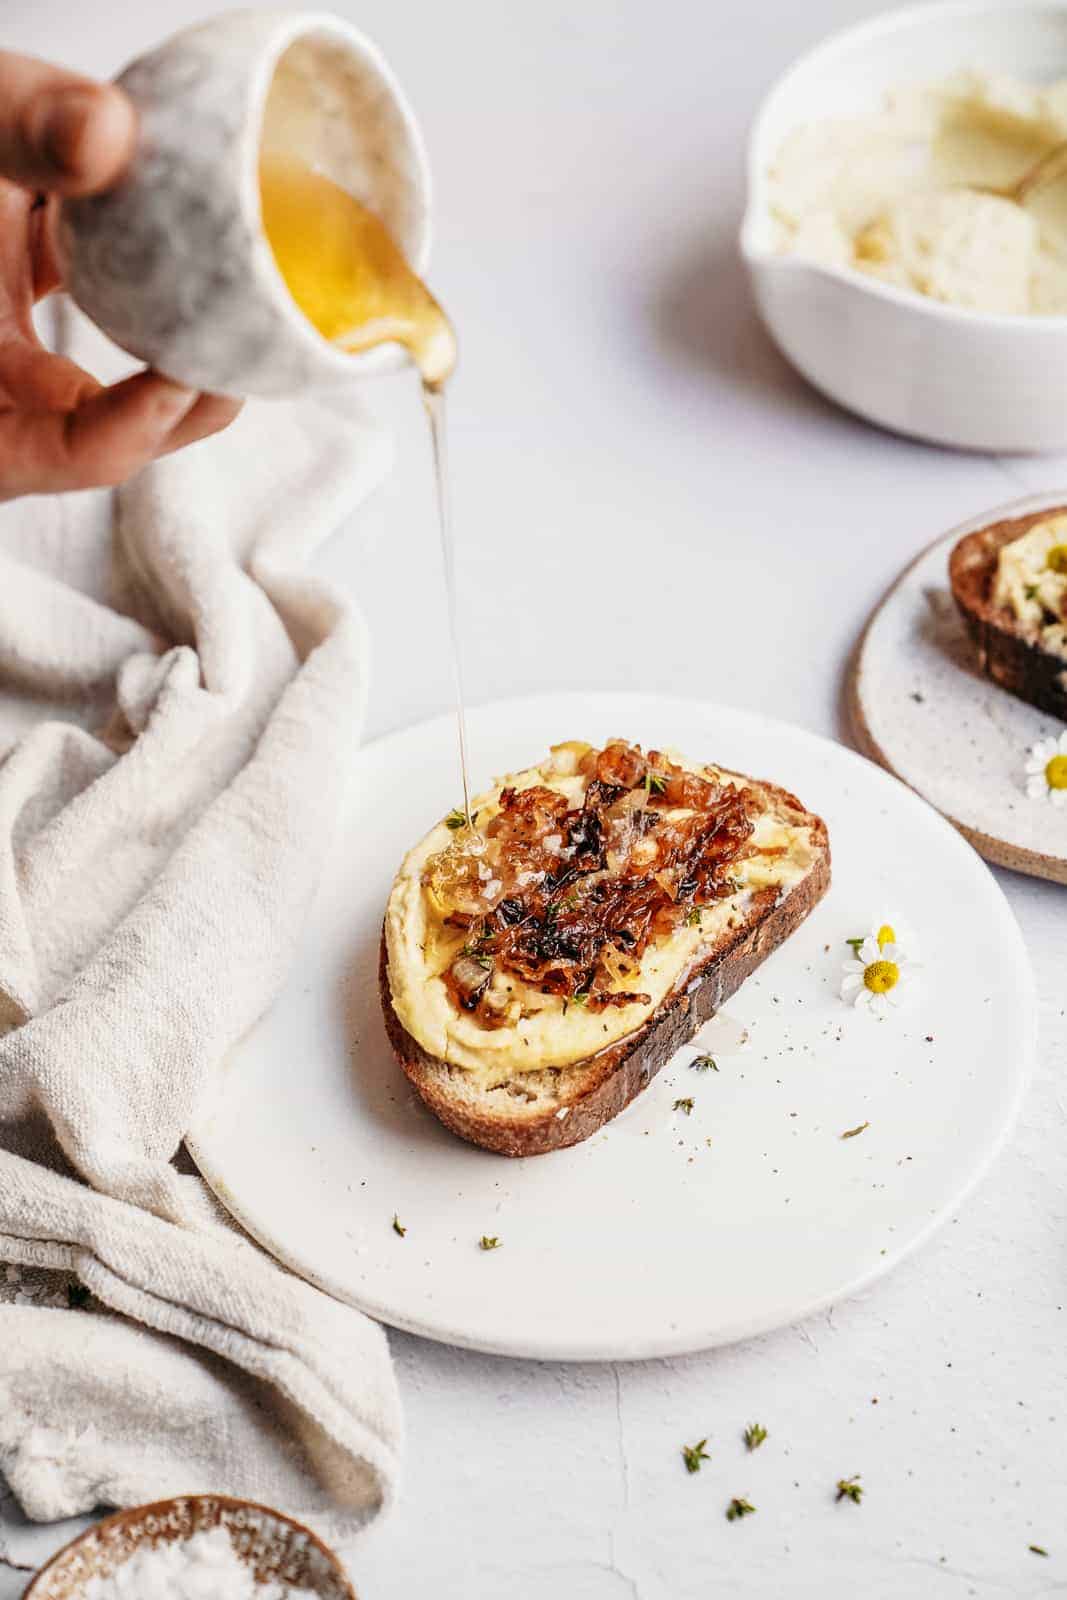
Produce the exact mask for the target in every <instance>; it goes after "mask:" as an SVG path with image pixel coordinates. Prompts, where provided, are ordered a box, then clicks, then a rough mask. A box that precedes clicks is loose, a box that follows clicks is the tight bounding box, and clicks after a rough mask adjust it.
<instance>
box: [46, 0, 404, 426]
mask: <svg viewBox="0 0 1067 1600" xmlns="http://www.w3.org/2000/svg"><path fill="white" fill-rule="evenodd" d="M279 70H284V72H285V74H286V76H285V102H284V105H282V106H281V107H275V105H274V102H273V101H271V102H268V91H269V89H270V87H271V84H272V82H273V81H274V77H275V73H276V72H277V71H279ZM118 82H119V83H120V84H121V85H122V86H123V88H124V89H125V90H126V92H127V93H128V94H129V95H130V97H131V98H132V100H133V102H134V104H135V106H136V107H137V112H138V117H139V122H140V133H139V138H138V142H137V149H136V152H135V154H134V159H133V162H132V164H131V167H130V170H129V171H128V172H127V174H126V175H125V177H124V178H123V179H122V181H121V182H120V183H119V184H118V185H117V187H116V188H114V189H112V190H110V191H109V192H108V193H107V194H104V195H94V196H93V197H92V198H90V199H78V200H68V201H66V202H65V203H64V205H63V207H62V212H61V219H60V246H61V249H62V252H63V255H64V259H65V269H66V270H65V276H66V283H67V287H68V288H69V290H70V292H71V294H72V295H73V297H74V299H75V300H76V301H77V302H78V304H79V305H80V306H81V308H82V310H83V311H85V312H86V313H87V314H88V315H89V316H90V317H91V318H92V320H93V321H94V322H95V323H96V324H97V326H98V327H101V328H103V330H104V332H105V333H107V334H108V335H110V337H111V338H112V339H113V340H114V341H115V343H116V344H119V345H121V346H122V348H123V349H124V350H127V351H129V353H130V354H131V355H134V356H137V357H139V358H140V359H141V360H142V361H147V362H148V363H150V365H152V366H153V367H156V368H157V369H158V370H159V371H160V372H162V373H165V374H166V375H167V376H168V377H170V378H176V379H177V380H178V381H179V382H181V383H187V384H189V385H190V386H191V387H192V388H196V389H210V390H214V391H216V392H218V393H220V394H234V395H287V394H288V395H292V394H298V393H300V392H301V391H303V390H305V389H308V388H312V387H316V386H321V385H329V384H331V383H348V382H350V381H351V380H352V378H353V377H355V376H357V375H359V374H362V373H367V372H372V371H382V370H383V369H388V368H390V367H394V366H399V365H400V364H401V363H402V361H403V360H404V359H406V358H405V357H403V356H402V355H401V354H400V352H399V349H398V347H397V346H382V347H380V348H379V349H378V350H374V351H371V352H369V353H368V354H366V355H362V356H357V357H353V356H350V355H346V354H345V353H344V352H342V351H340V350H338V349H337V348H336V347H334V346H333V345H331V344H329V343H328V342H327V340H325V339H324V338H323V337H322V336H321V335H320V334H319V333H318V332H317V331H316V329H315V328H314V327H313V326H312V324H311V323H310V322H309V321H308V320H307V318H306V317H305V316H304V314H303V312H302V311H300V310H299V309H298V307H297V305H296V303H295V301H294V300H293V298H292V296H291V295H290V293H289V290H288V289H287V287H286V285H285V282H284V280H283V278H282V276H281V273H280V272H279V271H278V268H277V266H276V264H275V261H274V256H273V254H272V252H271V249H270V246H269V244H268V243H267V241H266V238H265V237H264V234H263V227H262V219H261V216H260V203H259V184H258V178H257V171H258V162H259V152H260V145H261V140H262V139H263V138H270V139H272V141H273V142H274V143H276V144H277V143H279V142H280V143H281V144H282V146H283V147H284V148H285V150H286V153H287V154H289V155H293V156H299V157H302V158H303V159H304V160H305V161H306V162H307V163H308V165H309V166H312V167H314V168H316V169H317V170H318V171H320V172H323V173H325V175H326V176H327V177H329V178H332V179H333V180H334V182H335V183H338V184H340V185H341V186H342V187H343V188H346V189H348V190H349V191H350V192H351V193H352V194H354V195H355V196H356V198H357V199H359V200H361V201H363V203H364V204H365V205H367V206H369V207H370V209H371V210H372V211H374V212H375V213H376V214H377V215H378V216H379V217H380V218H381V219H382V221H383V222H384V223H385V225H386V226H387V228H388V229H389V232H390V233H391V234H392V236H393V238H394V239H395V240H396V242H397V244H398V245H399V246H400V248H401V250H402V251H403V252H404V255H405V256H406V258H407V260H408V261H409V262H410V263H411V265H412V266H413V268H414V269H415V271H416V272H418V273H420V274H421V273H422V271H423V269H424V267H425V264H426V259H427V256H428V254H429V245H430V178H429V170H428V167H427V162H426V155H425V151H424V149H423V144H422V138H421V136H420V134H419V130H418V126H417V124H416V122H415V118H414V115H413V113H412V111H411V108H410V106H409V105H408V103H407V101H406V99H405V98H404V95H403V93H402V92H401V90H400V87H399V85H398V84H397V82H396V80H395V78H394V77H393V75H392V73H391V72H390V70H389V68H388V66H387V65H386V63H385V61H384V60H383V58H382V56H381V54H380V52H379V51H378V50H377V49H376V48H375V47H374V45H372V44H371V43H370V41H369V40H368V39H366V38H365V37H364V36H363V34H361V33H359V32H358V31H357V29H355V28H353V27H352V25H351V24H350V23H348V22H346V21H345V20H344V19H343V18H341V17H335V16H330V15H328V14H326V13H319V12H313V11H293V10H273V9H269V8H268V9H265V10H260V9H252V10H247V11H231V12H226V13H224V14H223V15H221V16H218V17H213V18H212V19H211V20H210V21H208V22H204V23H200V24H198V25H197V26H196V27H192V28H187V29H185V30H183V31H182V32H181V33H178V34H175V35H174V37H173V38H171V39H168V40H167V41H166V42H165V43H163V44H161V45H159V46H158V48H156V49H155V50H152V51H151V52H150V53H149V54H148V55H144V56H141V57H140V58H139V59H138V60H136V61H134V62H132V63H131V65H130V66H128V67H127V68H126V70H125V71H124V72H123V73H122V75H121V76H120V78H119V79H118ZM272 108H273V109H272ZM279 115H280V116H281V118H282V122H281V125H280V126H273V125H268V124H270V123H271V118H272V116H274V117H275V118H277V117H278V116H279Z"/></svg>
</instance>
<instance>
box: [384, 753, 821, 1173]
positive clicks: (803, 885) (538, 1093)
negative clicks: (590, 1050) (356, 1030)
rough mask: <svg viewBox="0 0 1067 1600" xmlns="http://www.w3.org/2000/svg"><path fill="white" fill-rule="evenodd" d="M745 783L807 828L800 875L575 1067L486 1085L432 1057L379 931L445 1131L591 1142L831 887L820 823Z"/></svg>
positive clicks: (489, 1145)
mask: <svg viewBox="0 0 1067 1600" xmlns="http://www.w3.org/2000/svg"><path fill="white" fill-rule="evenodd" d="M744 782H745V783H746V784H747V785H748V786H749V787H750V788H752V789H754V790H755V791H756V792H757V793H758V794H759V795H760V797H761V799H762V800H763V802H764V804H765V805H766V806H767V807H768V809H770V810H771V811H772V812H773V813H774V815H776V816H778V817H780V818H781V819H782V820H783V821H788V822H789V823H791V824H792V825H794V826H796V825H800V826H803V827H805V828H806V829H807V831H808V833H809V836H810V840H811V844H812V847H813V848H812V852H811V861H810V864H809V866H808V868H807V870H806V872H805V875H804V876H803V877H802V878H801V879H800V880H799V881H798V882H796V883H794V884H792V885H791V886H790V887H789V888H787V889H786V890H784V891H782V890H780V889H777V888H775V887H773V886H770V887H766V888H761V889H758V890H756V891H755V892H754V893H753V894H752V895H751V897H750V898H749V901H748V903H747V905H746V906H745V908H744V912H743V915H742V916H741V917H740V918H739V919H738V920H737V922H736V924H735V925H734V926H733V927H731V928H729V929H727V930H726V931H724V932H723V934H721V935H720V937H719V939H718V941H717V943H716V944H715V946H714V947H713V948H712V949H711V950H710V951H709V952H708V953H707V954H706V955H705V956H704V957H703V958H702V959H701V960H700V961H699V963H698V964H697V965H696V966H694V967H691V968H689V969H688V970H687V971H686V972H685V973H684V974H683V975H682V977H681V978H680V979H679V980H678V982H677V983H676V984H675V987H674V988H673V989H671V990H670V991H669V992H668V993H667V995H666V996H665V998H664V1000H663V1001H662V1002H661V1004H660V1005H658V1006H657V1007H656V1008H655V1010H654V1011H653V1012H652V1014H651V1016H649V1018H648V1019H647V1021H646V1022H645V1023H644V1024H643V1025H642V1026H641V1027H639V1028H638V1029H636V1031H634V1032H633V1033H631V1034H629V1035H627V1036H626V1037H625V1038H623V1039H620V1040H619V1041H618V1042H617V1043H615V1044H613V1045H611V1046H609V1047H608V1048H607V1049H605V1050H602V1051H600V1052H599V1053H598V1054H597V1055H594V1056H590V1057H588V1058H586V1059H584V1060H581V1061H578V1062H576V1063H575V1064H574V1065H571V1066H565V1067H548V1068H541V1069H539V1070H536V1071H531V1072H524V1073H519V1074H515V1075H514V1076H512V1077H511V1078H509V1079H508V1080H507V1081H506V1082H505V1083H502V1084H496V1085H494V1086H493V1087H492V1088H488V1089H486V1088H483V1087H481V1086H480V1085H479V1083H478V1081H477V1078H476V1077H475V1076H472V1075H471V1074H470V1073H468V1072H467V1071H466V1070H465V1069H464V1068H462V1067H456V1066H450V1065H448V1064H447V1063H445V1062H444V1061H441V1060H440V1059H438V1058H437V1057H435V1056H433V1055H430V1054H429V1053H428V1052H427V1051H426V1050H425V1049H423V1047H422V1046H421V1045H420V1044H419V1043H418V1042H417V1040H416V1039H414V1038H413V1037H412V1035H411V1034H410V1033H409V1032H408V1031H407V1029H406V1028H405V1027H404V1025H403V1023H402V1022H401V1021H400V1019H399V1017H398V1016H397V1014H396V1012H395V1010H394V1008H393V1004H392V996H391V991H390V984H389V960H388V951H387V946H386V940H385V935H384V933H383V936H382V944H381V958H380V970H379V982H380V989H381V1001H382V1011H383V1014H384V1017H385V1026H386V1031H387V1033H388V1036H389V1041H390V1043H391V1045H392V1047H393V1051H394V1053H395V1055H396V1058H397V1060H398V1061H399V1063H400V1065H401V1067H402V1068H403V1070H404V1072H405V1074H406V1075H407V1077H408V1078H409V1079H410V1081H411V1083H412V1085H413V1086H414V1088H415V1090H416V1092H417V1093H418V1095H419V1096H420V1098H421V1099H422V1100H423V1101H424V1102H425V1104H426V1105H427V1106H428V1107H429V1109H430V1110H431V1111H432V1112H433V1113H434V1115H435V1116H437V1117H438V1118H439V1119H440V1120H441V1121H442V1122H443V1123H444V1124H445V1126H446V1127H447V1128H450V1129H451V1130H452V1132H453V1133H456V1134H458V1135H459V1136H460V1138H462V1139H467V1140H469V1141H470V1142H471V1143H472V1144H476V1145H481V1146H482V1147H483V1148H484V1149H486V1150H492V1151H495V1152H497V1153H498V1154H500V1155H506V1156H533V1155H543V1154H545V1153H546V1152H548V1151H550V1150H559V1149H562V1148H564V1147H565V1146H567V1145H572V1144H577V1143H579V1141H580V1140H582V1139H588V1138H589V1136H590V1135H591V1134H593V1133H595V1132H596V1131H597V1129H598V1128H601V1127H603V1125H604V1124H605V1123H606V1122H608V1121H610V1120H611V1118H612V1117H615V1116H617V1115H618V1114H619V1112H620V1111H622V1110H623V1108H624V1107H625V1106H627V1105H629V1103H630V1101H631V1100H633V1099H634V1098H635V1096H636V1095H638V1094H640V1092H641V1090H642V1089H644V1088H645V1086H646V1085H647V1084H648V1083H649V1082H650V1081H651V1079H652V1078H653V1077H654V1076H655V1074H656V1073H657V1072H658V1071H659V1069H660V1068H661V1067H662V1066H664V1065H665V1064H666V1062H667V1061H669V1060H670V1058H671V1057H672V1056H673V1055H674V1053H675V1051H676V1050H678V1049H679V1047H680V1046H681V1045H684V1044H686V1043H687V1042H688V1041H689V1040H690V1039H691V1038H692V1037H693V1035H694V1034H695V1033H696V1031H697V1030H698V1028H700V1027H701V1025H702V1024H703V1023H705V1022H707V1021H708V1019H709V1018H710V1017H712V1016H714V1014H715V1012H716V1011H717V1010H718V1009H719V1007H720V1006H721V1005H722V1004H723V1002H724V1001H726V1000H728V999H729V997H730V996H731V995H732V994H734V993H735V992H736V990H737V989H738V988H739V987H740V986H741V984H742V983H743V982H744V980H745V979H746V978H747V977H748V976H749V974H750V973H751V972H754V971H755V969H756V968H757V967H758V966H760V965H761V963H762V962H764V961H765V960H766V959H767V957H768V956H769V955H771V954H772V952H773V951H775V950H776V949H777V948H778V946H779V945H780V944H782V943H783V942H784V940H786V939H787V938H788V937H789V935H790V934H791V933H792V932H793V931H794V929H795V928H797V927H798V926H799V924H800V923H801V922H802V921H803V920H804V918H805V917H806V916H807V915H808V913H809V912H810V911H811V910H812V908H813V907H814V906H815V905H816V904H817V903H818V901H819V900H820V899H821V898H822V896H823V895H824V894H825V892H826V890H827V888H828V887H829V883H830V843H829V837H828V835H827V831H826V825H825V823H824V822H823V821H822V819H821V818H819V817H816V816H814V815H813V814H812V813H811V812H808V811H806V810H805V809H804V807H803V806H802V805H801V803H800V801H799V800H797V799H796V798H795V797H794V796H793V795H791V794H789V793H788V792H787V791H786V790H784V789H781V788H779V787H778V786H776V785H773V784H766V783H755V782H753V780H751V779H745V780H744Z"/></svg>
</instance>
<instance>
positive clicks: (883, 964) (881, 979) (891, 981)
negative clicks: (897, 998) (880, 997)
mask: <svg viewBox="0 0 1067 1600" xmlns="http://www.w3.org/2000/svg"><path fill="white" fill-rule="evenodd" d="M899 982H900V968H899V967H898V966H897V964H896V962H895V961H872V962H871V964H870V966H869V967H867V968H866V970H865V971H864V974H863V983H864V987H865V988H867V989H869V990H870V991H871V993H872V994H887V993H888V991H889V990H890V989H895V988H896V986H897V984H898V983H899Z"/></svg>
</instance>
